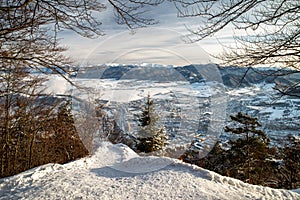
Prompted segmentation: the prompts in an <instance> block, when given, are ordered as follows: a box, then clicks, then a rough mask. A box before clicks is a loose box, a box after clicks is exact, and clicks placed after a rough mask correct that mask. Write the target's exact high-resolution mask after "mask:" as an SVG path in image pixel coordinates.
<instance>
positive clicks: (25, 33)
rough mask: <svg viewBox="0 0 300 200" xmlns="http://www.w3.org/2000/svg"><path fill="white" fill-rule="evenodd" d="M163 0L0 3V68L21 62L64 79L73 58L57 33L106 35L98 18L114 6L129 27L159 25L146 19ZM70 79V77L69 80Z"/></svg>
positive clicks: (21, 0) (24, 0) (16, 0)
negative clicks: (61, 43)
mask: <svg viewBox="0 0 300 200" xmlns="http://www.w3.org/2000/svg"><path fill="white" fill-rule="evenodd" d="M160 3H162V0H146V1H135V0H129V1H124V0H108V1H106V2H105V1H99V0H82V1H71V0H67V1H62V0H57V1H52V0H5V1H1V2H0V65H4V64H5V63H9V62H18V64H19V65H21V66H29V67H31V68H35V69H38V70H39V69H40V67H41V66H43V67H47V68H49V69H51V70H52V71H54V72H56V73H58V74H60V75H62V76H64V73H63V72H65V68H64V66H65V65H68V64H70V59H68V58H66V57H64V56H63V55H62V54H61V53H62V52H63V51H64V50H65V48H62V47H61V46H59V41H58V38H57V33H58V32H59V31H61V30H71V31H73V32H76V33H78V34H80V35H81V36H83V37H88V38H94V37H97V36H100V35H103V34H104V32H103V31H102V29H101V19H99V17H97V13H100V12H102V11H104V10H105V9H106V7H107V6H111V7H113V9H114V11H115V16H116V21H117V23H119V24H125V25H127V26H128V27H129V28H131V29H133V28H138V27H143V26H147V25H151V24H153V23H155V21H154V19H150V18H148V17H146V16H145V12H146V11H147V9H148V8H149V7H151V6H156V5H158V4H160ZM65 78H66V77H65Z"/></svg>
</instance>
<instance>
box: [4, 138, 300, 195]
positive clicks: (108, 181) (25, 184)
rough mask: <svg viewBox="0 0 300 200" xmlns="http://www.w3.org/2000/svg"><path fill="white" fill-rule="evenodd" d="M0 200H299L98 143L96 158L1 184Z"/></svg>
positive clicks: (42, 168) (47, 168)
mask: <svg viewBox="0 0 300 200" xmlns="http://www.w3.org/2000/svg"><path fill="white" fill-rule="evenodd" d="M0 199H1V200H2V199H3V200H4V199H101V200H103V199H104V200H105V199H276V200H280V199H300V195H299V194H298V193H296V192H292V191H287V190H276V189H271V188H267V187H261V186H254V185H249V184H246V183H243V182H242V181H239V180H235V179H232V178H228V177H223V176H220V175H218V174H216V173H213V172H210V171H208V170H204V169H202V168H199V167H197V166H194V165H190V164H185V163H182V162H181V161H179V160H174V159H170V158H164V157H154V156H147V157H140V156H138V155H137V154H135V153H134V152H133V151H132V150H131V149H129V148H128V147H127V146H125V145H122V144H118V145H112V144H110V143H107V142H102V143H100V144H99V148H98V150H97V151H96V152H95V154H94V155H93V156H91V157H88V158H83V159H80V160H77V161H74V162H71V163H68V164H65V165H59V164H47V165H44V166H40V167H37V168H34V169H31V170H28V171H26V172H23V173H21V174H18V175H15V176H12V177H9V178H4V179H0Z"/></svg>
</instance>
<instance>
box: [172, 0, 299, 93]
mask: <svg viewBox="0 0 300 200" xmlns="http://www.w3.org/2000/svg"><path fill="white" fill-rule="evenodd" d="M174 2H175V5H176V7H177V9H178V12H179V17H193V18H197V19H199V23H200V26H199V27H198V28H197V29H196V30H195V29H194V28H189V30H190V34H189V35H188V36H189V37H188V38H189V39H190V40H191V41H193V42H194V41H199V40H202V39H204V38H207V37H210V36H212V35H214V34H215V33H217V32H219V31H221V30H222V29H224V28H225V27H229V26H233V27H234V28H235V29H242V30H245V33H246V34H245V35H244V36H236V37H235V41H236V43H235V44H236V45H235V46H231V47H229V48H227V51H225V53H224V54H222V55H221V56H220V58H221V59H222V60H223V61H224V64H233V65H237V66H247V67H249V66H255V65H269V66H275V65H276V66H279V67H282V68H290V69H293V70H295V71H293V72H292V73H293V74H295V73H299V70H300V62H299V61H300V2H299V1H298V0H274V1H271V0H194V1H189V0H174ZM278 72H280V73H276V75H277V76H281V75H287V73H290V72H287V71H286V70H282V69H280V70H279V71H278ZM298 86H299V81H296V82H293V83H291V84H289V85H284V86H282V85H278V86H277V87H276V89H277V90H278V91H280V92H282V93H283V94H290V95H297V94H295V92H296V91H295V88H298ZM298 95H299V94H298Z"/></svg>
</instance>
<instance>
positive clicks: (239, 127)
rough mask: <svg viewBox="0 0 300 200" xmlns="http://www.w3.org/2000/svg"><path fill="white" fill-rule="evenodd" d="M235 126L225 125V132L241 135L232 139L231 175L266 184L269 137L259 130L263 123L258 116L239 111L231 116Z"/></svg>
mask: <svg viewBox="0 0 300 200" xmlns="http://www.w3.org/2000/svg"><path fill="white" fill-rule="evenodd" d="M230 118H231V120H232V121H233V122H235V126H234V127H228V126H226V127H225V132H230V133H232V134H237V135H239V137H238V139H236V140H232V141H230V144H231V149H230V150H228V159H229V160H230V169H229V172H228V173H229V175H230V176H233V177H235V178H238V179H241V180H243V181H246V182H248V183H252V184H264V181H265V179H266V177H264V173H265V172H264V169H265V167H267V166H268V163H267V158H268V156H269V151H270V149H269V147H268V145H269V141H270V140H269V138H268V137H267V136H266V134H265V133H264V132H263V131H262V130H259V129H258V128H259V127H261V124H260V123H259V122H258V119H257V118H254V117H251V116H249V115H247V114H242V113H241V112H239V113H238V114H237V115H236V116H230Z"/></svg>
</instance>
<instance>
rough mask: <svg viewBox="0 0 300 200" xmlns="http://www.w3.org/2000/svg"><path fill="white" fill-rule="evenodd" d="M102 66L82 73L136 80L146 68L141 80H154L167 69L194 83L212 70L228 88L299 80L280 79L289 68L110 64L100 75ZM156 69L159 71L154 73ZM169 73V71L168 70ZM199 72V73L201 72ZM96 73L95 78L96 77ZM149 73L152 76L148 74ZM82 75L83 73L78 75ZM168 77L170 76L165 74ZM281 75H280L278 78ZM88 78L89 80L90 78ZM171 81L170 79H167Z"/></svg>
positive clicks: (289, 77)
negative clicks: (152, 78) (204, 72)
mask: <svg viewBox="0 0 300 200" xmlns="http://www.w3.org/2000/svg"><path fill="white" fill-rule="evenodd" d="M100 68H101V69H102V67H89V68H85V69H84V70H82V69H81V73H86V74H91V75H92V76H93V78H100V79H117V80H119V79H133V78H137V77H139V74H138V73H141V72H138V70H137V69H145V70H146V69H147V70H148V71H144V73H143V74H142V75H141V77H139V78H142V79H147V75H149V76H148V77H153V74H154V75H155V77H156V74H155V73H157V76H164V74H163V73H165V72H166V71H163V69H164V70H168V69H170V68H172V69H174V70H176V72H179V73H180V74H181V75H182V76H183V77H184V78H185V80H186V81H189V82H190V83H195V82H204V81H206V79H205V78H204V77H203V74H201V73H200V71H199V69H203V70H206V71H209V70H210V69H212V68H214V70H217V71H215V72H214V71H213V72H211V73H220V75H221V78H222V82H223V84H224V85H225V86H227V87H248V86H250V85H252V84H259V83H275V82H277V83H278V82H279V83H284V84H288V83H290V82H291V81H295V80H297V79H298V80H300V75H299V73H297V75H296V76H294V77H291V76H289V75H286V76H282V74H283V73H285V74H290V73H291V72H295V71H292V70H288V69H279V68H278V69H276V68H274V67H272V68H252V67H250V68H243V67H234V66H225V67H224V66H219V65H215V64H207V65H200V64H199V65H198V64H195V65H187V66H179V67H170V66H160V65H157V66H154V67H153V66H151V67H145V66H142V65H112V66H109V65H107V66H105V70H104V71H101V70H100V71H101V72H100V73H99V69H100ZM153 69H156V70H157V71H158V72H155V71H156V70H153ZM96 70H98V72H97V73H96V72H95V73H94V72H93V71H96ZM169 71H170V70H169ZM201 71H202V70H201ZM129 73H136V74H135V75H128V74H129ZM96 74H97V75H96ZM150 74H152V75H150ZM81 75H82V74H81ZM168 75H169V76H170V74H168ZM279 75H280V76H279ZM172 76H174V75H171V76H170V77H172ZM90 78H91V77H90ZM170 81H171V80H170Z"/></svg>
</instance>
